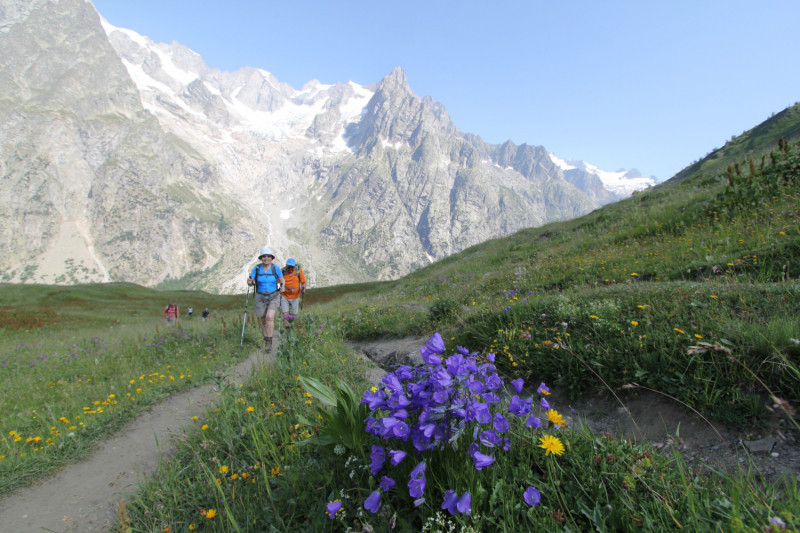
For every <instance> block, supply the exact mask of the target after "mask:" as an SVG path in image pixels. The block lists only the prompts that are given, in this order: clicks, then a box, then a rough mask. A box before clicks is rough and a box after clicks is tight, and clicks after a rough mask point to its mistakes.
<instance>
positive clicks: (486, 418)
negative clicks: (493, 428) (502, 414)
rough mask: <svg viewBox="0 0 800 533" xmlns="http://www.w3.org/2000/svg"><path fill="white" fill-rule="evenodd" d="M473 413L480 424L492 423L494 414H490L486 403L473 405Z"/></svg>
mask: <svg viewBox="0 0 800 533" xmlns="http://www.w3.org/2000/svg"><path fill="white" fill-rule="evenodd" d="M472 412H473V414H474V417H475V420H477V421H478V423H479V424H488V423H489V422H491V421H492V414H491V413H490V412H489V406H488V405H486V404H485V403H480V402H475V403H473V404H472Z"/></svg>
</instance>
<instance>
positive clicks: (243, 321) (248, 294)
mask: <svg viewBox="0 0 800 533" xmlns="http://www.w3.org/2000/svg"><path fill="white" fill-rule="evenodd" d="M249 302H250V285H248V286H247V297H246V298H245V299H244V319H243V320H242V340H240V341H239V348H241V347H242V345H243V344H244V327H245V326H246V325H247V304H248V303H249Z"/></svg>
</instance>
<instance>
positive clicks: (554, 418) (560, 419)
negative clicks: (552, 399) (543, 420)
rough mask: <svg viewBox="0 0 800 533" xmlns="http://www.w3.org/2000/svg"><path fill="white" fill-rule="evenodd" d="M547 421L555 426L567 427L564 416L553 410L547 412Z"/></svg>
mask: <svg viewBox="0 0 800 533" xmlns="http://www.w3.org/2000/svg"><path fill="white" fill-rule="evenodd" d="M547 419H548V420H549V421H550V422H552V423H553V424H555V425H557V426H566V425H567V423H566V422H565V421H564V415H560V414H558V411H556V410H555V409H550V410H549V411H547Z"/></svg>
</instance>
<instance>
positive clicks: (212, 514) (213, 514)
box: [206, 509, 217, 520]
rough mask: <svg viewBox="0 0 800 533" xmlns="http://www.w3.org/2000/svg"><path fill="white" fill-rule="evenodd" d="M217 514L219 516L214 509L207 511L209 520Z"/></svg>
mask: <svg viewBox="0 0 800 533" xmlns="http://www.w3.org/2000/svg"><path fill="white" fill-rule="evenodd" d="M215 516H217V512H216V511H215V510H214V509H209V510H208V511H207V512H206V518H208V519H209V520H211V519H212V518H214V517H215Z"/></svg>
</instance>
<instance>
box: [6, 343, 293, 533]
mask: <svg viewBox="0 0 800 533" xmlns="http://www.w3.org/2000/svg"><path fill="white" fill-rule="evenodd" d="M276 340H277V339H276ZM277 348H278V347H277V343H276V346H275V348H274V350H277ZM273 361H274V356H273V355H271V354H268V355H264V354H263V352H262V351H261V350H258V351H256V352H253V353H251V354H250V356H249V357H248V358H247V359H246V360H244V361H242V362H241V363H238V364H237V365H235V366H234V367H233V368H232V369H231V370H230V373H229V375H228V380H230V381H233V382H234V383H235V384H236V385H237V386H238V385H239V384H240V383H243V382H244V381H245V380H246V379H247V378H249V377H250V375H251V373H252V372H253V371H254V370H255V369H257V368H258V367H259V366H262V365H265V364H269V363H271V362H273ZM216 396H217V390H216V385H215V384H208V385H203V386H201V387H197V388H194V389H191V390H189V391H186V392H183V393H180V394H175V395H173V396H170V397H169V398H166V399H165V400H163V401H162V402H160V403H158V404H156V405H154V406H153V407H152V408H151V409H150V410H149V411H147V412H145V413H142V414H140V415H139V416H138V417H136V418H135V419H134V420H132V421H131V422H129V423H128V424H127V425H126V426H125V427H124V428H123V429H122V430H121V431H120V432H119V433H118V434H117V435H116V436H115V437H112V438H110V439H108V440H105V441H103V442H101V443H100V444H99V445H98V446H97V449H96V450H95V451H94V452H93V453H92V454H91V455H90V456H89V457H88V458H87V459H86V460H85V461H83V462H80V463H76V464H74V465H69V466H67V467H65V468H63V469H62V470H60V471H59V472H58V473H57V474H56V475H54V476H53V477H50V478H47V479H44V480H42V481H41V482H40V483H39V484H38V485H34V486H32V487H29V488H26V489H23V490H20V491H17V492H15V493H13V494H11V495H9V496H8V497H6V498H4V499H3V500H0V533H28V532H31V533H35V532H37V533H38V532H41V531H48V532H53V533H78V532H100V531H109V530H110V529H111V527H112V526H113V525H114V524H115V523H116V516H117V508H118V505H119V502H120V500H122V499H124V498H125V497H126V496H127V495H128V494H131V493H134V492H136V491H137V490H138V481H139V477H140V476H151V475H152V474H153V473H154V472H155V470H156V468H157V467H158V464H159V461H160V460H161V459H162V458H168V457H170V456H171V455H172V454H173V453H174V451H175V445H174V443H173V442H172V437H173V436H174V435H178V434H180V432H181V430H182V429H184V428H185V429H186V430H190V428H192V427H193V426H197V425H199V422H195V421H193V420H192V416H195V415H197V416H200V415H202V414H203V412H204V411H205V410H206V408H207V407H208V406H209V405H210V404H212V403H214V401H215V399H216Z"/></svg>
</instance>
